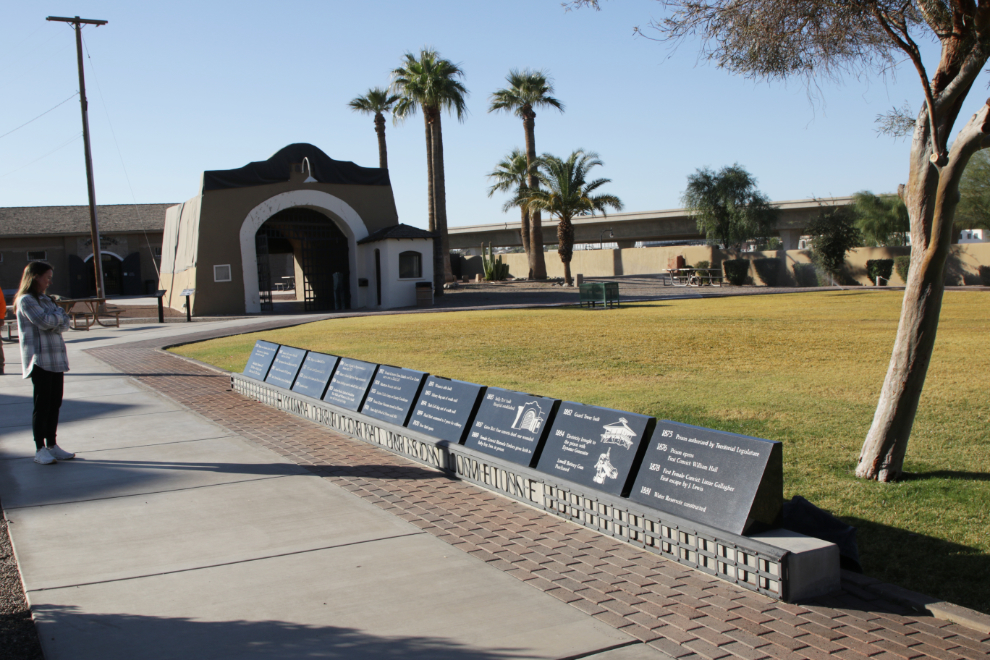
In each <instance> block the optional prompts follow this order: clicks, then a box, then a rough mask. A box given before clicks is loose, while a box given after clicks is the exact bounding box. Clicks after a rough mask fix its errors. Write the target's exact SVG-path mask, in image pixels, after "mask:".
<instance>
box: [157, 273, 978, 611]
mask: <svg viewBox="0 0 990 660" xmlns="http://www.w3.org/2000/svg"><path fill="white" fill-rule="evenodd" d="M900 304H901V293H900V292H895V291H890V292H876V291H835V292H822V293H800V294H784V295H767V296H740V297H731V298H710V299H703V300H677V301H664V302H656V303H643V304H632V305H623V306H622V307H621V308H619V309H613V310H589V309H580V308H553V309H539V310H506V311H477V312H452V313H437V314H406V315H395V316H375V317H364V318H351V319H339V320H330V321H323V322H319V323H312V324H307V325H302V326H298V327H294V328H287V329H283V330H275V331H270V332H259V333H254V334H247V335H240V336H237V337H229V338H224V339H218V340H213V341H209V342H204V343H200V344H192V345H187V346H181V347H177V348H175V349H173V351H174V352H175V353H178V354H180V355H184V356H188V357H192V358H195V359H198V360H201V361H203V362H207V363H210V364H214V365H216V366H219V367H222V368H224V369H228V370H230V371H235V372H239V371H241V370H242V369H243V368H244V365H245V363H246V362H247V358H248V355H249V353H250V351H251V348H252V347H253V346H254V343H255V341H256V340H258V339H266V340H268V341H272V342H277V343H280V344H288V345H292V346H298V347H302V348H308V349H311V350H315V351H320V352H324V353H331V354H334V355H341V356H346V357H352V358H357V359H361V360H368V361H370V362H378V363H383V364H391V365H396V366H402V367H408V368H411V369H418V370H421V371H426V372H429V373H432V374H437V375H440V376H445V377H448V378H457V379H460V380H467V381H471V382H476V383H481V384H484V385H494V386H498V387H504V388H509V389H514V390H520V391H524V392H529V393H533V394H541V395H544V396H550V397H557V398H560V399H564V400H570V401H578V402H582V403H588V404H594V405H598V406H607V407H610V408H618V409H622V410H629V411H633V412H638V413H643V414H647V415H654V416H656V417H657V418H660V419H671V420H675V421H678V422H685V423H688V424H696V425H699V426H705V427H709V428H713V429H720V430H724V431H732V432H735V433H743V434H746V435H751V436H756V437H761V438H768V439H771V440H780V441H781V442H783V443H784V483H785V486H784V496H785V498H790V497H791V496H793V495H802V496H804V497H806V498H807V499H809V500H811V501H812V502H813V503H815V504H817V505H818V506H820V507H822V508H825V509H828V510H830V511H832V512H833V513H835V514H836V515H838V516H840V517H841V518H842V519H843V520H845V521H847V522H848V523H850V524H852V525H855V526H856V527H857V528H858V530H859V532H858V535H859V537H858V538H859V548H860V554H861V556H862V560H863V564H864V568H865V571H866V573H867V574H868V575H872V576H874V577H877V578H880V579H882V580H884V581H887V582H892V583H894V584H898V585H901V586H903V587H905V588H908V589H912V590H915V591H920V592H923V593H926V594H929V595H931V596H935V597H938V598H942V599H944V600H947V601H950V602H954V603H957V604H960V605H963V606H967V607H971V608H975V609H978V610H981V611H984V612H990V293H987V292H947V293H946V294H945V300H944V304H943V306H942V315H941V323H940V326H939V330H938V338H937V341H936V345H935V351H934V355H933V357H932V362H931V367H930V368H929V371H928V379H927V381H926V384H925V389H924V394H923V396H922V398H921V405H920V408H919V411H918V416H917V419H916V421H915V425H914V432H913V434H912V437H911V441H910V445H909V447H908V452H907V460H906V465H905V467H906V470H907V471H908V472H910V475H909V476H908V478H906V479H905V480H903V481H901V482H899V483H894V484H878V483H873V482H866V481H862V480H859V479H856V478H855V477H854V476H853V471H854V469H855V466H856V462H857V458H858V456H859V450H860V447H861V445H862V442H863V439H864V437H865V436H866V432H867V430H868V429H869V426H870V422H871V421H872V418H873V413H874V410H875V407H876V403H877V397H878V395H879V392H880V388H881V385H882V384H883V378H884V375H885V373H886V370H887V365H888V361H889V359H890V350H891V347H892V346H893V342H894V335H895V332H896V328H897V319H898V315H899V312H900Z"/></svg>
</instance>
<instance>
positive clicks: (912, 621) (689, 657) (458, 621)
mask: <svg viewBox="0 0 990 660" xmlns="http://www.w3.org/2000/svg"><path fill="white" fill-rule="evenodd" d="M305 320H306V319H304V318H300V317H293V318H291V319H282V320H281V321H272V320H270V319H258V320H252V321H251V322H250V323H247V322H245V321H241V322H224V323H222V324H220V323H218V324H213V323H210V324H191V325H190V326H183V325H173V326H165V327H162V326H150V327H148V328H145V329H140V328H137V329H135V331H134V332H133V333H125V332H123V329H121V330H120V331H118V330H115V329H114V330H100V331H93V332H91V333H79V334H78V335H75V334H73V335H70V336H69V338H70V341H72V349H71V350H72V355H71V359H72V360H73V362H72V366H73V369H74V371H73V372H72V375H71V376H70V377H69V379H68V381H67V382H68V383H69V385H68V386H67V402H66V406H65V408H64V411H65V417H64V419H66V420H67V421H66V423H65V424H63V425H61V427H60V429H61V432H60V438H62V440H61V442H62V443H63V444H65V445H66V447H67V448H69V449H70V450H76V451H79V452H80V456H79V458H78V459H76V461H73V462H68V463H66V464H59V465H57V466H52V467H48V468H45V467H43V466H37V465H35V464H34V463H32V462H31V461H30V456H31V455H32V453H33V452H32V446H33V444H32V442H31V440H30V430H29V428H27V427H26V424H27V421H28V420H29V417H30V403H29V399H28V397H29V396H30V387H29V385H27V383H25V381H21V380H20V378H19V376H6V377H3V379H0V498H2V500H3V505H4V508H5V510H7V515H8V517H9V518H10V519H11V520H12V521H13V523H14V524H13V525H12V526H11V528H10V529H11V533H12V536H13V539H14V543H15V545H16V550H17V553H18V558H19V560H20V564H21V570H22V572H23V574H24V579H25V583H26V585H27V589H28V598H29V600H30V602H31V606H32V610H33V612H34V616H35V617H36V619H37V621H38V630H39V632H40V634H41V636H42V639H43V644H44V648H45V652H46V654H47V657H48V658H49V660H52V659H53V658H63V657H65V658H69V657H71V658H89V657H94V658H95V657H99V658H115V657H125V656H126V657H142V658H144V657H150V658H158V657H162V658H165V657H210V658H214V657H219V658H224V657H237V658H240V657H245V656H247V657H255V656H257V657H272V658H276V657H277V658H283V657H288V658H292V657H329V658H346V657H390V656H396V657H422V658H459V657H464V658H468V657H470V658H517V657H521V658H527V657H549V658H569V657H592V658H598V659H599V660H602V659H604V660H617V659H626V658H630V659H631V658H677V660H723V659H724V660H763V659H767V660H769V659H771V658H772V659H774V660H823V659H824V658H835V660H866V659H867V658H870V659H871V660H914V659H915V658H927V657H931V658H938V659H939V660H953V659H962V658H965V659H966V660H983V659H985V658H988V657H990V628H987V629H982V628H979V626H977V628H972V627H965V626H961V625H958V624H954V623H950V622H949V621H946V620H940V619H936V618H933V617H932V616H930V615H927V614H926V613H924V612H923V611H921V612H919V611H916V610H912V609H911V608H909V607H906V606H904V604H903V603H902V602H894V601H893V600H891V597H890V593H891V592H890V590H889V589H887V585H882V584H878V583H877V581H876V580H871V579H870V578H867V577H864V576H853V575H848V576H846V577H847V578H848V579H849V580H851V581H845V582H844V583H843V590H842V591H841V592H839V593H836V594H832V595H830V596H828V597H824V598H820V599H817V600H816V601H814V602H811V603H802V604H801V605H792V604H786V603H781V602H777V601H774V600H771V599H769V598H766V597H763V596H760V595H758V594H754V593H752V592H748V591H745V590H742V589H739V588H737V587H735V586H733V585H730V584H728V583H726V582H723V581H721V580H719V579H717V578H714V577H711V576H708V575H704V574H702V573H699V572H696V571H692V570H690V569H688V568H685V567H683V566H681V565H679V564H675V563H672V562H669V561H665V560H663V559H661V558H659V557H657V556H656V555H653V554H651V553H649V552H646V551H644V550H640V549H637V548H635V547H632V546H630V545H627V544H624V543H621V542H619V541H616V540H614V539H611V538H609V537H607V536H604V535H601V534H598V533H595V532H593V531H590V530H587V529H584V528H581V527H578V526H576V525H572V524H571V523H569V522H566V521H564V520H562V519H560V518H557V517H555V516H553V515H550V514H548V513H544V512H541V511H537V510H535V509H532V508H530V507H527V506H525V505H523V504H520V503H518V502H515V501H512V500H508V499H505V498H501V497H499V496H497V495H495V494H493V493H491V492H489V491H485V490H482V489H480V488H477V487H475V486H473V485H471V484H468V483H465V482H461V481H457V480H453V479H449V478H447V477H446V476H444V475H443V474H441V473H439V472H436V471H433V470H430V469H427V468H424V467H422V466H420V465H417V464H414V463H412V462H409V461H407V460H405V459H403V458H401V457H399V456H396V455H394V454H391V453H389V452H386V451H384V450H382V449H379V448H376V447H373V446H371V445H368V444H366V443H363V442H360V441H357V440H353V439H351V438H346V437H343V436H340V435H338V434H335V433H332V432H330V431H329V430H327V429H326V428H324V427H320V426H317V425H315V424H312V423H310V422H307V421H305V420H301V419H299V418H296V417H292V416H289V415H286V414H283V413H279V412H276V411H274V410H273V409H271V408H269V407H267V406H265V405H263V404H261V403H258V402H254V401H250V400H247V399H245V398H243V397H241V396H239V395H237V394H235V393H233V392H231V391H230V385H229V380H228V379H227V378H226V377H225V376H223V375H222V374H218V373H217V372H215V371H212V370H210V369H207V368H205V367H203V366H200V365H197V364H195V363H191V362H189V361H185V360H182V359H180V358H177V357H174V356H170V355H167V354H164V353H162V352H160V351H158V350H156V347H157V346H161V345H163V344H165V343H177V342H179V341H182V339H181V338H180V337H184V338H186V339H190V340H191V339H193V338H196V339H199V338H206V337H207V336H211V335H220V334H229V333H232V332H234V331H237V330H238V329H239V328H243V329H244V330H245V331H247V330H249V329H261V328H264V327H266V326H271V325H272V324H273V323H278V322H281V323H283V324H284V323H300V322H303V321H305ZM79 335H82V336H79ZM125 336H126V337H127V339H124V337H125ZM77 337H78V338H77ZM125 342H129V343H125ZM81 348H87V349H89V351H88V352H85V353H84V352H82V351H80V350H79V349H81ZM96 358H99V359H96ZM107 365H112V367H110V366H107ZM310 519H312V520H310ZM894 589H896V588H894ZM980 616H983V615H980Z"/></svg>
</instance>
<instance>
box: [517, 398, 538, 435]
mask: <svg viewBox="0 0 990 660" xmlns="http://www.w3.org/2000/svg"><path fill="white" fill-rule="evenodd" d="M545 419H546V416H545V415H544V414H543V409H542V408H540V406H539V404H537V403H536V402H535V401H530V402H529V403H526V404H523V405H521V406H519V407H518V410H517V411H516V419H515V421H513V422H512V428H513V429H515V430H517V431H529V432H530V433H537V432H539V430H540V427H541V426H543V421H544V420H545Z"/></svg>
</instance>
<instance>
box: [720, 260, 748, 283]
mask: <svg viewBox="0 0 990 660" xmlns="http://www.w3.org/2000/svg"><path fill="white" fill-rule="evenodd" d="M722 270H723V271H725V279H727V280H729V284H733V285H735V286H742V285H743V282H745V281H746V276H747V275H749V259H726V260H725V261H723V262H722Z"/></svg>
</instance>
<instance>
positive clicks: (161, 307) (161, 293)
mask: <svg viewBox="0 0 990 660" xmlns="http://www.w3.org/2000/svg"><path fill="white" fill-rule="evenodd" d="M166 293H167V290H166V289H158V291H157V292H156V293H155V297H156V298H158V322H159V323H164V322H165V304H164V302H163V299H164V298H165V294H166Z"/></svg>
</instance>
